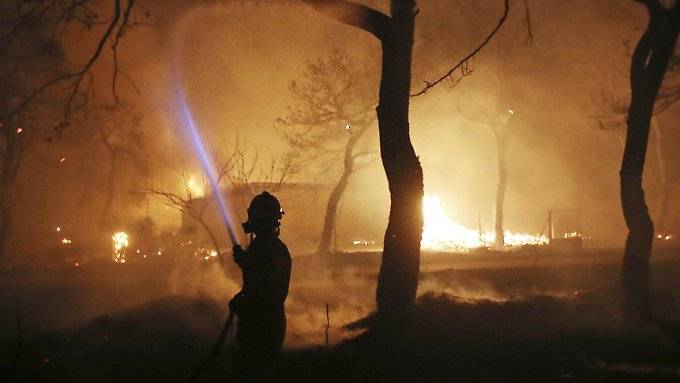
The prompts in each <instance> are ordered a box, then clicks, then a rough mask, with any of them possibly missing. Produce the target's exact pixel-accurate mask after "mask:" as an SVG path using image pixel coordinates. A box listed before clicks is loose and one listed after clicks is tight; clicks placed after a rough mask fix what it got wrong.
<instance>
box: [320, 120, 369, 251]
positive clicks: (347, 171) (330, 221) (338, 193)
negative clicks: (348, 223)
mask: <svg viewBox="0 0 680 383" xmlns="http://www.w3.org/2000/svg"><path fill="white" fill-rule="evenodd" d="M366 131H368V126H363V127H361V128H359V129H358V130H357V132H356V133H354V134H353V135H352V136H351V137H350V138H349V140H348V141H347V145H345V157H344V169H343V172H342V176H340V179H339V180H338V183H337V184H335V187H334V188H333V191H331V194H330V196H329V197H328V203H327V204H326V215H325V216H324V220H323V229H322V231H321V239H320V240H319V246H318V248H317V250H316V253H317V254H318V255H324V254H328V253H329V251H330V245H331V237H332V236H333V233H334V231H335V217H336V214H337V211H338V205H339V204H340V199H341V198H342V194H343V193H344V192H345V189H347V185H348V184H349V178H350V177H351V175H352V173H354V160H355V158H354V154H353V153H354V148H355V147H356V144H357V142H359V139H360V138H361V137H362V136H363V135H364V134H365V133H366Z"/></svg>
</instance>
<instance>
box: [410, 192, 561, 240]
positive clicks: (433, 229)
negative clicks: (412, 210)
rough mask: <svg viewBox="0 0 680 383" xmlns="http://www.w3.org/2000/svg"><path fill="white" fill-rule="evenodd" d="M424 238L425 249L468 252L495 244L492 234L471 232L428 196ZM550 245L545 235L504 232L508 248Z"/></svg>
mask: <svg viewBox="0 0 680 383" xmlns="http://www.w3.org/2000/svg"><path fill="white" fill-rule="evenodd" d="M423 218H424V220H425V224H424V226H423V239H422V241H421V242H420V245H421V248H422V249H423V250H439V251H442V250H454V251H455V250H458V251H460V250H469V249H477V248H481V247H488V246H491V245H492V244H493V243H494V240H495V239H496V235H495V233H493V232H488V231H486V232H483V233H482V234H481V235H480V233H479V230H473V229H469V228H467V227H465V226H463V225H461V224H459V223H457V222H454V221H452V220H451V219H449V217H447V216H446V214H445V213H444V210H443V209H442V206H441V200H440V199H439V197H438V196H436V195H435V196H430V195H426V196H425V198H424V199H423ZM547 243H548V238H547V237H545V236H538V235H531V234H525V233H513V232H511V231H507V230H506V231H505V245H506V246H523V245H544V244H547Z"/></svg>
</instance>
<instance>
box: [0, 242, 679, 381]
mask: <svg viewBox="0 0 680 383" xmlns="http://www.w3.org/2000/svg"><path fill="white" fill-rule="evenodd" d="M620 254H621V251H590V252H579V253H570V254H560V253H552V252H545V251H541V252H538V251H521V252H517V253H512V254H506V253H479V254H426V255H424V257H423V267H422V269H423V275H422V280H421V287H420V291H419V294H420V297H419V299H418V304H417V309H416V312H415V314H414V317H413V318H411V320H410V321H409V322H408V323H405V324H404V325H403V327H401V328H400V329H398V330H396V331H395V332H393V333H390V334H389V335H386V334H378V333H376V332H375V331H372V330H370V329H369V330H366V329H365V327H366V325H370V320H369V321H363V322H360V323H358V324H355V326H354V327H357V328H354V329H352V330H347V329H344V327H343V326H344V325H345V324H347V323H350V322H353V321H357V320H359V319H361V318H363V317H364V316H365V315H367V314H368V313H370V311H371V310H372V302H373V291H374V287H375V282H374V281H375V273H376V271H377V265H378V262H377V260H378V259H377V258H376V255H375V254H368V253H367V254H346V255H339V256H337V257H336V258H334V259H333V261H332V262H331V265H330V267H332V268H333V270H334V272H333V273H330V274H328V273H321V272H319V271H318V268H319V267H320V266H319V265H318V264H317V263H315V262H311V261H309V260H307V259H304V258H298V259H296V260H294V262H295V263H294V276H293V281H292V286H291V293H290V297H289V301H288V303H287V309H288V317H289V333H288V338H287V343H286V348H285V350H284V352H283V353H282V355H281V356H280V357H279V359H278V363H277V366H276V375H277V378H278V379H277V381H280V382H354V381H356V382H375V381H384V382H394V381H419V382H422V381H429V382H447V381H462V382H466V381H472V382H478V381H484V382H496V381H498V382H509V381H517V382H527V381H532V382H562V381H564V382H583V381H613V382H621V381H653V382H656V381H669V382H673V381H675V382H677V381H680V289H678V287H680V254H679V253H678V252H677V251H674V250H659V251H656V253H655V255H654V258H653V259H654V265H653V279H652V281H653V282H652V300H653V304H654V312H655V314H656V315H657V317H658V319H659V320H658V321H657V322H656V323H654V324H651V325H645V326H629V325H627V324H625V323H624V322H623V321H622V319H621V316H620V310H619V308H620V299H619V296H620V288H619V281H620V277H619V258H620ZM119 266H121V265H109V264H93V265H87V264H83V265H81V266H80V267H78V268H75V267H69V268H61V269H40V270H38V269H30V270H29V269H24V270H4V271H2V279H0V302H1V303H2V304H1V305H0V308H1V310H2V311H0V325H1V327H0V374H5V371H7V369H9V368H10V367H13V369H12V371H11V372H10V375H9V378H8V379H7V381H14V382H32V381H35V382H80V381H82V382H184V381H187V380H188V377H189V376H190V374H191V372H192V371H193V370H194V369H195V368H196V366H197V365H199V364H200V362H201V360H202V359H203V358H204V357H205V355H206V354H207V353H208V352H209V349H210V347H212V343H213V341H214V338H215V337H216V336H217V334H218V333H219V329H220V326H221V323H222V321H223V320H224V318H225V316H226V312H225V305H226V301H227V300H228V297H229V295H230V294H231V293H232V292H233V291H235V290H236V289H237V288H238V283H236V282H235V280H236V279H235V276H234V275H233V273H232V272H230V273H229V274H230V275H231V277H232V278H225V277H224V275H223V274H222V273H221V271H219V268H218V267H217V264H214V265H198V266H197V265H190V266H186V265H185V266H183V267H182V268H180V269H178V268H177V266H176V265H169V264H164V263H160V262H157V263H153V264H152V263H149V264H141V265H125V266H130V267H119ZM323 267H326V266H323ZM326 303H328V305H329V307H330V315H329V318H328V325H329V338H330V339H329V345H326V342H325V330H326V316H325V304H326ZM15 313H16V314H18V315H15ZM17 319H18V320H19V321H18V322H17ZM232 347H233V345H232V344H231V341H230V340H229V339H228V340H227V342H226V343H225V345H224V347H223V351H222V353H221V354H220V357H219V358H218V360H217V362H216V363H215V364H213V365H211V366H210V367H209V368H208V369H207V370H206V372H205V374H204V376H203V378H202V381H205V382H218V381H225V382H226V381H229V380H230V371H231V368H230V357H229V353H230V352H231V351H232ZM15 357H18V359H17V360H18V361H17V363H12V362H11V361H12V360H14V358H15Z"/></svg>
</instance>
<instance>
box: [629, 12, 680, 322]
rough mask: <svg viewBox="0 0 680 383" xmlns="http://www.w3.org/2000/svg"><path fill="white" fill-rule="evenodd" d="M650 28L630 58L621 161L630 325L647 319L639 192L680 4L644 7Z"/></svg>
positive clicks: (649, 234) (644, 221) (646, 247)
mask: <svg viewBox="0 0 680 383" xmlns="http://www.w3.org/2000/svg"><path fill="white" fill-rule="evenodd" d="M645 4H646V5H647V9H648V11H649V23H648V25H647V29H646V30H645V32H644V34H643V35H642V37H641V38H640V41H638V44H637V46H636V47H635V51H634V52H633V57H632V59H631V70H630V73H631V74H630V77H631V81H630V82H631V102H630V106H629V108H628V118H627V132H626V146H625V149H624V153H623V159H622V161H621V171H620V177H621V207H622V210H623V216H624V219H625V221H626V226H627V227H628V237H627V239H626V248H625V252H624V256H623V290H624V304H625V306H624V310H625V314H626V317H627V319H629V320H631V321H635V322H638V321H648V320H650V319H651V307H650V304H649V259H650V256H651V250H652V242H653V239H654V225H653V223H652V219H651V217H650V216H649V211H648V208H647V204H646V202H645V195H644V190H643V187H642V175H643V170H644V163H645V156H646V153H647V143H648V141H649V127H650V121H651V118H652V113H653V109H654V102H655V100H656V96H657V94H658V92H659V88H660V86H661V82H662V80H663V77H664V74H665V72H666V68H667V66H668V61H669V58H670V56H671V53H672V52H673V48H674V46H675V43H676V41H677V38H678V24H679V23H678V16H679V13H680V12H679V11H680V2H676V3H675V4H674V6H673V9H672V11H671V12H666V11H664V10H663V9H662V8H661V6H660V5H659V4H658V3H656V2H651V1H649V2H646V3H645Z"/></svg>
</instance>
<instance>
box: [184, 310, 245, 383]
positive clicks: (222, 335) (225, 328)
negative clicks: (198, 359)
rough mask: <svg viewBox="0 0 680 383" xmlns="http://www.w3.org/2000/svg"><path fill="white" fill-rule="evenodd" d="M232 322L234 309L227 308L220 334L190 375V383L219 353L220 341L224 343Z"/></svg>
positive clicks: (196, 378)
mask: <svg viewBox="0 0 680 383" xmlns="http://www.w3.org/2000/svg"><path fill="white" fill-rule="evenodd" d="M233 322H234V311H233V310H231V309H230V310H229V315H228V316H227V320H226V321H225V322H224V326H223V327H222V332H220V336H218V337H217V340H216V341H215V345H214V346H213V348H212V350H210V354H208V356H207V357H206V358H205V359H204V360H203V363H201V365H200V366H199V367H198V369H196V371H195V372H194V373H193V374H192V375H191V379H189V382H190V383H193V382H195V381H197V380H198V378H200V377H201V375H202V374H203V372H204V371H205V369H206V368H207V367H208V366H209V365H210V364H211V363H212V362H213V361H214V360H215V358H217V355H218V354H219V353H220V348H221V347H222V343H224V340H225V339H226V337H227V333H228V332H229V329H230V328H231V325H232V323H233Z"/></svg>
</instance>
